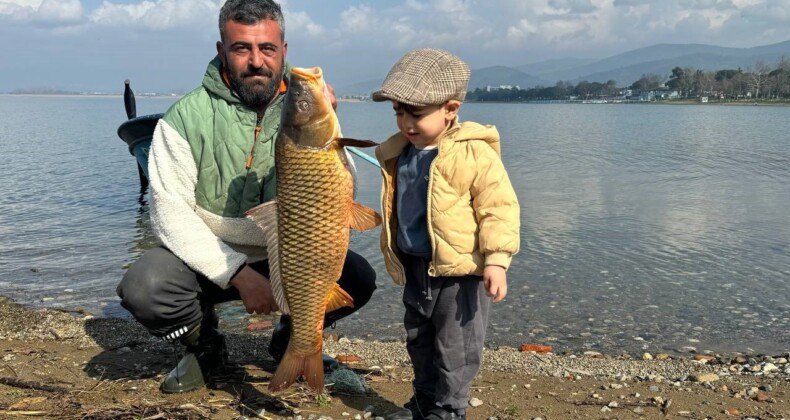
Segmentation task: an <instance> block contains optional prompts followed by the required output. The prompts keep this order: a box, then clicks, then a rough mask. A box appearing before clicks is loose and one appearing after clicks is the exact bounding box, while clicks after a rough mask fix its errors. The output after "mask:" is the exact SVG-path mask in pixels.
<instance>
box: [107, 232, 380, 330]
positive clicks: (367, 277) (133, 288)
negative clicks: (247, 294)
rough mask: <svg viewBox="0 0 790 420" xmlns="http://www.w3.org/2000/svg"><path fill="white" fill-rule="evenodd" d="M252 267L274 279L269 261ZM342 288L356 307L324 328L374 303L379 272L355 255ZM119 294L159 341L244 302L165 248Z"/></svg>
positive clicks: (149, 255)
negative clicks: (217, 306) (208, 314)
mask: <svg viewBox="0 0 790 420" xmlns="http://www.w3.org/2000/svg"><path fill="white" fill-rule="evenodd" d="M250 267H251V268H252V269H254V270H255V271H257V272H259V273H261V274H263V275H264V276H267V277H268V275H269V263H268V261H261V262H258V263H252V264H250ZM338 283H339V284H340V287H342V288H343V290H345V291H346V292H348V293H349V294H350V295H351V297H352V298H353V299H354V307H352V308H341V309H338V310H336V311H332V312H330V313H328V314H326V318H325V319H324V326H329V325H332V323H334V322H335V321H337V320H339V319H341V318H343V317H345V316H347V315H349V314H351V313H354V312H355V311H356V310H358V309H359V308H361V307H362V306H364V305H365V304H366V303H367V302H368V300H369V299H370V296H371V295H372V294H373V291H374V290H375V289H376V272H375V271H374V270H373V268H372V267H371V266H370V264H369V263H368V262H367V261H366V260H365V259H364V258H363V257H362V256H360V255H359V254H357V253H355V252H352V251H350V250H349V251H348V255H347V256H346V262H345V265H344V266H343V273H342V275H341V276H340V280H339V281H338ZM116 292H117V293H118V296H120V298H121V306H123V307H124V308H126V310H128V311H129V312H130V313H131V314H132V315H133V316H134V317H135V319H137V321H138V322H140V323H141V324H142V325H143V326H144V327H146V328H147V329H148V330H149V331H150V332H151V334H153V335H155V336H158V337H165V336H167V335H168V334H172V333H173V332H178V331H180V330H182V329H184V328H186V329H189V328H192V327H193V326H196V325H198V324H199V323H200V321H201V320H202V318H203V314H204V313H206V312H207V310H210V309H211V308H213V307H214V305H215V304H217V303H222V302H228V301H231V300H240V297H239V291H238V290H237V289H236V288H235V287H232V286H231V287H229V288H227V289H224V290H223V289H222V288H220V287H219V286H217V285H216V284H214V283H212V282H211V281H210V280H208V279H207V278H206V277H205V276H203V275H200V274H198V273H195V272H194V271H192V269H190V268H189V267H188V266H187V265H186V264H184V262H183V261H181V260H180V259H179V258H178V257H176V256H175V255H174V254H173V253H172V252H170V250H168V249H166V248H164V247H158V248H152V249H150V250H148V251H147V252H146V253H145V254H143V256H142V257H140V259H139V260H137V261H136V262H135V263H134V264H132V266H131V267H130V268H129V270H128V271H127V272H126V274H125V275H124V276H123V280H121V283H120V284H119V285H118V288H117V289H116Z"/></svg>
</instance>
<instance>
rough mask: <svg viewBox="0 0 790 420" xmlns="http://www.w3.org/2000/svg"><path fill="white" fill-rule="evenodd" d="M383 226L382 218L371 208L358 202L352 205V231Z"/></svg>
mask: <svg viewBox="0 0 790 420" xmlns="http://www.w3.org/2000/svg"><path fill="white" fill-rule="evenodd" d="M380 224H381V216H379V214H378V213H376V211H375V210H373V209H372V208H370V207H367V206H363V205H362V204H359V203H357V202H356V201H355V202H353V203H352V204H351V229H354V230H360V231H362V230H368V229H373V228H374V227H376V226H378V225H380Z"/></svg>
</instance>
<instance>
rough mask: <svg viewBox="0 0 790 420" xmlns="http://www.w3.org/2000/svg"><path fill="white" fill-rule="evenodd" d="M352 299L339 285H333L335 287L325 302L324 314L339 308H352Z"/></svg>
mask: <svg viewBox="0 0 790 420" xmlns="http://www.w3.org/2000/svg"><path fill="white" fill-rule="evenodd" d="M353 307H354V298H352V297H351V295H349V294H348V292H346V291H345V290H343V289H342V288H341V287H340V285H339V284H337V283H335V287H334V288H333V289H332V291H331V292H329V296H328V297H327V302H326V312H332V311H334V310H336V309H340V308H353Z"/></svg>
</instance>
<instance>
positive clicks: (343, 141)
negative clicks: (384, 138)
mask: <svg viewBox="0 0 790 420" xmlns="http://www.w3.org/2000/svg"><path fill="white" fill-rule="evenodd" d="M337 141H338V143H340V145H341V146H343V147H346V146H353V147H373V146H378V145H379V144H378V143H376V142H375V141H373V140H358V139H350V138H348V137H341V138H339V139H337Z"/></svg>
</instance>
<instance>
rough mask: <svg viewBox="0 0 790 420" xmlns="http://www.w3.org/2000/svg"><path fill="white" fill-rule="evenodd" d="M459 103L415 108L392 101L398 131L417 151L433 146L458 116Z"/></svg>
mask: <svg viewBox="0 0 790 420" xmlns="http://www.w3.org/2000/svg"><path fill="white" fill-rule="evenodd" d="M460 106H461V102H459V101H455V100H453V101H449V102H446V103H444V104H442V105H431V106H425V107H417V106H411V105H405V104H401V103H399V102H397V101H392V108H393V109H394V110H395V119H396V120H397V123H398V129H399V130H400V132H401V133H403V135H404V136H406V138H407V139H409V141H410V142H411V144H413V145H414V146H415V147H416V148H418V149H423V148H425V147H428V146H435V145H437V144H438V142H439V137H441V135H442V134H444V132H445V130H447V127H449V126H450V123H451V122H452V121H453V120H454V119H455V117H456V115H458V108H459V107H460Z"/></svg>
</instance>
